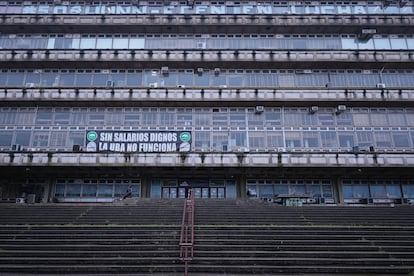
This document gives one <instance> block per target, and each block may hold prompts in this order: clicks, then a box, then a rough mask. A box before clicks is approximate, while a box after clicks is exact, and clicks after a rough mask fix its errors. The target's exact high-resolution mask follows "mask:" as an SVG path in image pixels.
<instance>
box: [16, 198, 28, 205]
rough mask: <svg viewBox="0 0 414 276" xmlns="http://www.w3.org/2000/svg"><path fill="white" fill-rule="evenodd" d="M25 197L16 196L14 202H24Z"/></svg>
mask: <svg viewBox="0 0 414 276" xmlns="http://www.w3.org/2000/svg"><path fill="white" fill-rule="evenodd" d="M25 201H26V200H25V199H24V198H23V197H18V198H16V203H18V204H22V203H25Z"/></svg>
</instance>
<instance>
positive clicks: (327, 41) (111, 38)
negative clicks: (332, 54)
mask: <svg viewBox="0 0 414 276" xmlns="http://www.w3.org/2000/svg"><path fill="white" fill-rule="evenodd" d="M52 36H53V37H51V36H41V35H37V36H36V35H31V36H17V37H16V36H15V35H1V36H0V49H75V50H77V49H219V50H227V49H257V50H261V49H273V50H285V49H286V50H292V49H295V50H305V49H309V50H324V49H325V50H333V49H338V50H412V49H414V38H412V37H404V36H398V37H397V36H395V37H392V36H374V37H373V38H372V39H366V40H360V39H358V38H355V37H339V36H338V35H337V36H336V37H334V36H329V37H328V36H326V35H324V36H323V35H297V36H275V37H268V36H267V35H241V34H240V35H211V36H209V37H206V36H203V37H200V35H198V37H197V35H194V36H193V37H186V36H179V35H176V36H175V37H172V36H171V35H170V36H169V37H165V36H162V37H161V35H158V37H157V35H154V36H152V35H151V37H149V36H148V35H146V36H144V35H132V36H131V35H82V36H80V35H73V36H74V37H68V36H65V37H64V36H63V35H52Z"/></svg>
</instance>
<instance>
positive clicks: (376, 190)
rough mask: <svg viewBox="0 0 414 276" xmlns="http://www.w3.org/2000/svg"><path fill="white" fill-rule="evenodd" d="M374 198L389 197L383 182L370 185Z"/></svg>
mask: <svg viewBox="0 0 414 276" xmlns="http://www.w3.org/2000/svg"><path fill="white" fill-rule="evenodd" d="M370 189H371V197H372V198H387V193H386V191H385V186H384V185H381V184H375V185H371V186H370Z"/></svg>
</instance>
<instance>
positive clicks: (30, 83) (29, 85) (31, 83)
mask: <svg viewBox="0 0 414 276" xmlns="http://www.w3.org/2000/svg"><path fill="white" fill-rule="evenodd" d="M25 87H35V84H34V83H33V82H27V83H26V84H25Z"/></svg>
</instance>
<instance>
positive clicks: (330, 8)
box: [14, 3, 413, 14]
mask: <svg viewBox="0 0 414 276" xmlns="http://www.w3.org/2000/svg"><path fill="white" fill-rule="evenodd" d="M14 12H16V11H14ZM22 13H24V14H383V13H386V14H390V13H403V14H412V13H413V6H411V5H406V6H404V7H399V6H387V7H384V6H383V5H373V4H372V5H355V4H354V3H353V4H351V3H349V4H343V5H341V4H340V5H334V4H331V5H326V4H317V5H295V4H286V5H284V6H273V5H263V4H259V5H246V4H242V5H194V6H186V5H178V6H135V5H131V6H128V5H116V4H113V5H104V4H103V5H37V6H34V5H33V6H23V9H22Z"/></svg>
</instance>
